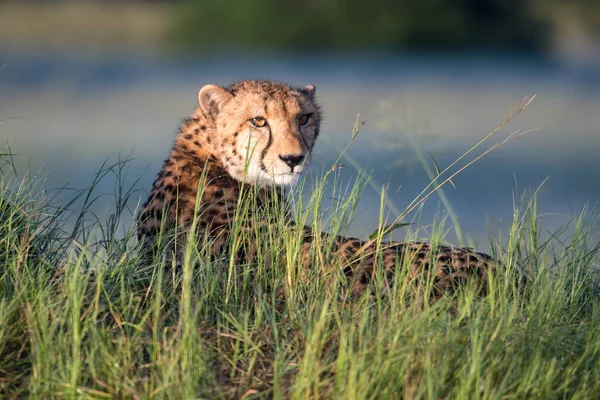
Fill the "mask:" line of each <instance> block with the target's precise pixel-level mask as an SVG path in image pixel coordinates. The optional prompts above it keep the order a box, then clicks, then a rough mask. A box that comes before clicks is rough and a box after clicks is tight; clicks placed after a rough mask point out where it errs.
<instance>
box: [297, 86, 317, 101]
mask: <svg viewBox="0 0 600 400" xmlns="http://www.w3.org/2000/svg"><path fill="white" fill-rule="evenodd" d="M316 89H317V88H316V87H314V86H313V85H306V86H304V87H303V88H302V89H300V93H302V94H303V95H305V96H306V97H308V98H309V99H312V98H314V97H315V90H316Z"/></svg>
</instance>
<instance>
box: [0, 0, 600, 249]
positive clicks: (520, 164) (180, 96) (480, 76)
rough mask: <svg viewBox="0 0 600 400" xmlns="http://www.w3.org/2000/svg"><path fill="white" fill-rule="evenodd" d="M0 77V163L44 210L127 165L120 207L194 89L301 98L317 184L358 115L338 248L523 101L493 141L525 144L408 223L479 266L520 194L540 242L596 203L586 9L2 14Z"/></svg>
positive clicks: (111, 4) (283, 5)
mask: <svg viewBox="0 0 600 400" xmlns="http://www.w3.org/2000/svg"><path fill="white" fill-rule="evenodd" d="M0 65H4V67H3V69H2V71H0V122H1V123H0V144H1V147H5V145H6V144H7V143H10V148H11V151H12V152H13V153H16V154H19V155H18V156H17V157H16V161H17V167H18V169H17V170H18V172H19V174H20V176H24V175H25V174H26V173H27V171H31V173H32V174H33V175H35V176H37V177H40V178H42V177H43V179H44V182H43V186H44V189H45V190H46V193H48V194H50V195H52V194H53V193H56V192H57V190H58V189H59V188H61V187H69V188H84V187H86V186H87V185H89V184H90V183H91V181H92V179H93V176H94V174H95V172H96V171H97V170H98V169H99V168H100V166H101V165H102V163H103V161H105V160H106V159H107V158H109V162H114V161H117V160H118V159H119V157H120V158H125V157H127V156H129V155H130V156H131V157H132V158H133V160H132V161H131V162H130V163H129V164H128V169H127V182H130V183H131V184H134V183H135V185H136V186H135V187H136V189H138V190H137V191H136V194H135V196H133V198H132V200H131V207H132V208H134V207H135V206H136V205H137V202H138V200H139V198H140V197H144V196H145V191H146V190H148V189H149V188H150V186H151V183H152V180H153V179H154V176H155V174H156V172H157V171H158V170H159V169H160V166H161V162H162V160H163V159H164V158H165V157H166V156H167V154H168V151H169V148H170V146H171V144H172V142H173V139H174V136H175V133H176V131H177V124H178V122H179V120H180V118H181V117H185V116H187V115H188V114H189V113H190V112H191V111H192V109H193V108H194V106H195V102H196V93H197V91H198V89H199V88H200V87H201V86H203V85H205V84H208V83H216V84H222V85H227V84H229V83H231V82H233V81H236V80H240V79H246V78H267V79H275V80H282V81H286V82H289V83H292V84H295V85H306V84H314V85H316V86H317V95H318V98H319V100H320V102H321V104H322V106H323V110H324V113H325V118H326V119H325V123H324V125H323V133H322V135H321V138H320V142H319V143H318V145H317V147H316V148H315V154H314V158H313V171H316V172H317V173H320V172H322V171H324V170H328V169H329V168H331V166H332V164H333V163H334V162H335V160H336V158H337V156H338V154H339V152H340V150H341V149H342V148H343V147H344V146H345V145H346V144H347V143H348V142H349V141H350V139H351V134H352V127H353V125H354V122H355V119H356V117H357V114H360V119H365V120H366V121H367V122H366V125H365V126H364V127H363V128H362V129H361V132H360V134H359V135H358V137H357V138H356V140H355V141H354V142H353V143H352V145H351V146H350V149H349V150H348V153H347V157H345V158H344V159H342V161H341V163H343V164H345V165H347V167H346V168H343V169H340V170H339V174H340V175H341V178H342V179H344V180H345V181H347V182H352V180H353V179H354V178H355V177H356V176H357V168H360V169H364V170H366V171H371V173H372V180H371V185H370V186H369V187H367V189H366V190H365V194H364V196H363V200H362V202H361V203H360V205H359V208H358V214H357V215H356V218H355V220H354V223H353V225H352V226H351V228H350V230H351V231H352V234H354V235H361V236H363V237H364V236H366V235H368V234H369V233H370V232H371V231H373V229H375V227H376V221H377V216H378V214H379V193H378V190H379V189H380V188H381V187H382V186H384V185H389V204H388V211H390V213H391V217H392V218H393V217H394V215H395V214H396V213H397V212H399V211H400V210H403V209H404V208H405V207H406V205H407V204H408V203H410V201H411V200H412V199H413V198H414V197H415V196H416V195H417V194H418V193H419V192H420V191H421V190H422V189H423V188H424V187H425V186H426V185H427V183H428V182H429V179H428V177H427V172H426V169H425V168H424V167H423V160H424V161H425V163H427V164H428V165H429V168H431V169H433V165H432V164H433V162H432V161H431V158H430V155H431V156H432V157H433V158H434V159H435V160H436V162H437V164H438V165H439V167H440V168H442V169H443V168H444V167H445V166H447V165H448V164H449V163H450V162H452V161H453V160H454V159H455V158H457V157H458V156H460V155H461V154H462V153H463V152H464V151H466V150H467V149H469V148H470V147H471V146H472V145H474V144H475V143H477V142H478V141H479V140H480V139H481V138H482V137H484V136H485V135H486V134H488V133H489V132H491V131H492V130H493V129H494V128H495V127H496V126H497V125H498V124H500V123H501V122H502V120H503V119H504V117H505V115H506V113H507V110H508V109H509V107H510V106H511V105H512V104H515V103H518V102H520V101H521V100H522V99H523V98H524V97H525V96H531V95H534V94H537V98H536V99H535V100H534V102H533V103H532V104H531V105H530V106H529V107H528V108H527V109H526V110H525V111H524V112H523V113H522V114H520V115H519V116H518V117H517V118H515V119H514V120H513V121H511V123H510V124H508V126H506V127H504V128H503V129H502V130H501V131H500V132H499V133H498V134H497V135H498V136H497V138H495V139H493V141H494V142H495V141H498V140H501V139H502V138H504V137H506V135H508V134H510V133H512V132H513V131H516V130H519V129H520V130H528V129H532V128H536V129H537V130H535V131H534V132H530V133H528V134H526V135H524V136H522V137H521V138H520V139H519V140H513V141H510V142H509V143H508V144H507V145H506V146H504V147H503V148H502V149H500V150H498V151H496V152H494V153H492V154H490V155H489V156H486V157H485V158H484V159H482V160H481V161H479V162H478V163H477V164H476V165H475V166H473V167H471V168H469V169H467V170H466V171H465V172H463V173H461V174H460V175H459V176H457V177H456V178H454V179H453V183H454V186H447V187H445V189H444V193H443V194H444V196H445V199H446V200H447V201H446V202H445V203H444V202H443V201H442V198H441V197H439V196H437V195H436V196H434V197H431V198H430V199H429V200H428V202H427V204H426V205H425V207H424V208H423V215H422V218H421V224H422V225H424V226H425V227H427V226H428V224H430V223H431V222H432V221H433V220H434V217H435V215H438V216H439V215H441V216H443V215H445V212H446V211H450V214H452V215H455V216H456V218H457V219H458V221H459V222H460V224H461V225H462V228H463V231H464V233H465V237H464V238H462V237H461V238H459V237H457V236H456V233H455V232H454V231H453V230H452V229H449V236H448V237H447V239H448V240H450V241H454V240H459V239H461V241H462V240H463V239H464V240H465V241H466V242H468V243H469V244H474V245H478V246H479V247H480V248H482V249H484V250H485V249H487V248H488V244H487V233H488V230H491V231H492V232H504V233H506V232H507V229H508V227H509V225H510V221H511V219H512V215H513V203H514V201H515V199H516V198H518V197H519V196H520V195H521V194H522V193H523V191H524V190H526V189H527V188H533V189H536V188H537V187H538V186H539V185H540V184H542V182H544V184H543V185H542V187H541V189H540V191H539V212H540V223H541V225H542V227H543V228H544V229H545V230H547V231H552V230H554V229H556V228H557V227H558V226H561V225H562V224H564V223H566V222H568V221H569V220H570V219H571V218H572V216H573V215H577V214H578V213H579V212H581V210H582V209H583V208H584V206H585V205H586V204H592V205H594V204H595V203H596V202H597V201H598V199H600V179H599V178H598V171H599V170H600V2H598V1H596V0H404V1H394V0H372V1H369V2H365V1H358V0H346V1H344V0H306V1H304V2H298V1H291V0H253V1H249V0H198V1H191V0H188V1H185V0H180V1H166V0H163V1H160V0H146V1H143V0H131V1H127V0H112V1H111V0H105V1H100V0H71V1H68V0H62V1H61V0H37V1H34V0H0ZM538 128H539V129H538ZM490 145H491V143H490ZM470 159H472V157H471V158H470ZM5 172H6V171H5ZM138 178H139V180H138ZM308 186H310V185H308ZM114 191H115V188H114V180H111V179H110V178H109V179H107V180H105V181H103V183H102V184H101V185H100V186H99V187H98V193H100V194H102V193H106V195H105V196H103V197H101V199H100V201H98V202H97V203H96V204H95V209H94V211H95V212H97V213H98V214H99V215H104V214H105V215H109V214H110V213H111V212H112V210H113V208H114V206H113V203H114V202H113V200H112V199H111V196H110V194H111V193H114ZM66 194H67V193H65V192H61V193H60V194H59V197H58V198H59V199H60V198H61V196H66ZM142 200H143V199H142ZM448 205H449V206H450V208H449V209H448ZM438 213H439V214H438ZM449 228H451V226H449ZM419 236H422V237H423V236H426V231H421V232H420V234H419Z"/></svg>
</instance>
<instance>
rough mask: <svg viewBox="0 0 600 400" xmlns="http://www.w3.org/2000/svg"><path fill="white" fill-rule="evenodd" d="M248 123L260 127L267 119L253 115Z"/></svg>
mask: <svg viewBox="0 0 600 400" xmlns="http://www.w3.org/2000/svg"><path fill="white" fill-rule="evenodd" d="M250 123H251V124H252V125H254V126H255V127H257V128H262V127H264V126H266V125H267V120H266V119H264V118H263V117H254V118H251V119H250Z"/></svg>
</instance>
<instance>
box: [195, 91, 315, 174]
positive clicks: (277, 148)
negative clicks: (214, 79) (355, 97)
mask: <svg viewBox="0 0 600 400" xmlns="http://www.w3.org/2000/svg"><path fill="white" fill-rule="evenodd" d="M314 93H315V87H314V86H306V87H304V88H293V87H290V86H287V85H285V84H282V83H278V82H272V81H257V80H251V81H242V82H238V83H236V84H233V85H232V86H229V87H227V88H223V87H220V86H217V85H206V86H204V87H202V89H200V91H199V92H198V103H199V107H200V109H201V111H202V114H203V115H204V117H205V118H206V120H207V121H208V123H209V125H210V126H211V128H212V129H211V132H210V133H209V134H211V135H213V136H214V137H213V138H211V139H212V140H211V143H213V149H214V153H215V156H217V157H218V158H219V159H220V161H221V162H222V163H223V165H224V166H225V168H226V169H227V171H228V173H229V174H230V175H231V176H232V177H234V178H235V179H237V180H239V181H244V182H247V183H251V184H259V185H289V184H293V183H295V182H296V181H297V180H298V178H299V177H300V174H301V173H302V172H303V171H304V170H305V169H306V168H307V167H308V164H309V162H310V155H311V151H312V148H313V146H314V144H315V140H316V138H317V135H318V134H319V124H320V114H319V108H318V106H317V105H316V103H315V99H314Z"/></svg>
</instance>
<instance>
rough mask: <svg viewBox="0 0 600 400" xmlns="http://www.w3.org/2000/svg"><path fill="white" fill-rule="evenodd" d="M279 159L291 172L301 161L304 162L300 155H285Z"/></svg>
mask: <svg viewBox="0 0 600 400" xmlns="http://www.w3.org/2000/svg"><path fill="white" fill-rule="evenodd" d="M279 158H281V161H283V162H284V163H286V164H287V165H289V167H290V168H291V169H292V170H293V169H294V167H295V166H296V165H298V164H300V163H301V162H302V160H304V156H302V155H300V156H294V155H291V154H286V155H283V156H282V155H280V156H279Z"/></svg>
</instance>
